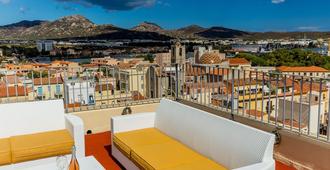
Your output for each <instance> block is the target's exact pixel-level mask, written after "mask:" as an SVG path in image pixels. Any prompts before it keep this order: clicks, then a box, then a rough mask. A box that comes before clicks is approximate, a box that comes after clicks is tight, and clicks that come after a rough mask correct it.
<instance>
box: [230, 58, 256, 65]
mask: <svg viewBox="0 0 330 170" xmlns="http://www.w3.org/2000/svg"><path fill="white" fill-rule="evenodd" d="M227 61H229V65H230V66H237V65H248V64H251V63H250V62H249V61H248V60H247V59H245V58H229V59H227Z"/></svg>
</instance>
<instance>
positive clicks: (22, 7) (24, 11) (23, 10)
mask: <svg viewBox="0 0 330 170" xmlns="http://www.w3.org/2000/svg"><path fill="white" fill-rule="evenodd" d="M28 10H29V8H27V7H24V6H21V7H20V8H19V12H20V13H22V14H25V13H26V12H27V11H28Z"/></svg>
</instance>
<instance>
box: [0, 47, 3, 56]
mask: <svg viewBox="0 0 330 170" xmlns="http://www.w3.org/2000/svg"><path fill="white" fill-rule="evenodd" d="M2 56H3V50H2V49H1V48H0V57H2Z"/></svg>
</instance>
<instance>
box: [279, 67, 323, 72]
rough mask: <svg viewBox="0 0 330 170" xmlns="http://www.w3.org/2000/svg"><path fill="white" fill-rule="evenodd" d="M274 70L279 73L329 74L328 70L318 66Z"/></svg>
mask: <svg viewBox="0 0 330 170" xmlns="http://www.w3.org/2000/svg"><path fill="white" fill-rule="evenodd" d="M276 70H278V71H280V72H329V70H327V69H324V68H322V67H318V66H308V67H288V66H280V67H277V68H276Z"/></svg>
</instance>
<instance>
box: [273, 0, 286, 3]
mask: <svg viewBox="0 0 330 170" xmlns="http://www.w3.org/2000/svg"><path fill="white" fill-rule="evenodd" d="M283 2H285V0H272V3H273V4H280V3H283Z"/></svg>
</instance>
